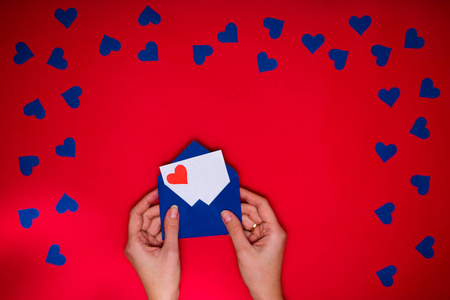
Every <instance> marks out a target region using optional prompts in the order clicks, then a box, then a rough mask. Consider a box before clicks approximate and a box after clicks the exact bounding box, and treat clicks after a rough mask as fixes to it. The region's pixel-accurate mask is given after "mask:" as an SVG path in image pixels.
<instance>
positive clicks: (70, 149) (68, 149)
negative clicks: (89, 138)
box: [55, 137, 75, 157]
mask: <svg viewBox="0 0 450 300" xmlns="http://www.w3.org/2000/svg"><path fill="white" fill-rule="evenodd" d="M55 152H56V155H58V156H62V157H75V140H74V139H73V138H71V137H68V138H66V139H65V140H64V143H63V144H62V145H58V146H56V148H55Z"/></svg>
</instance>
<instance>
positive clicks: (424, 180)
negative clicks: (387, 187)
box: [411, 175, 431, 196]
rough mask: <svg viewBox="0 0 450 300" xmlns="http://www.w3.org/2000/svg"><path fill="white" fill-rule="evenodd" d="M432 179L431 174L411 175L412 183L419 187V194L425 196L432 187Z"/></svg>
mask: <svg viewBox="0 0 450 300" xmlns="http://www.w3.org/2000/svg"><path fill="white" fill-rule="evenodd" d="M430 179H431V176H424V175H414V176H413V177H411V184H412V185H413V186H415V187H417V192H418V193H419V195H421V196H425V195H426V194H428V191H429V189H430Z"/></svg>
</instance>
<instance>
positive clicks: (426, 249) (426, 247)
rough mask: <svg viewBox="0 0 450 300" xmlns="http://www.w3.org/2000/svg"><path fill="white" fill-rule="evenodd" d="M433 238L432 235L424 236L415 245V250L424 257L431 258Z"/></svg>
mask: <svg viewBox="0 0 450 300" xmlns="http://www.w3.org/2000/svg"><path fill="white" fill-rule="evenodd" d="M433 245H434V238H433V237H432V236H427V237H426V238H424V239H423V240H422V241H421V242H420V243H419V244H418V245H417V246H416V250H417V251H419V253H420V254H422V256H423V257H425V258H428V259H429V258H432V257H433V256H434V250H433V248H432V247H433Z"/></svg>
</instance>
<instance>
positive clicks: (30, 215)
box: [18, 208, 39, 228]
mask: <svg viewBox="0 0 450 300" xmlns="http://www.w3.org/2000/svg"><path fill="white" fill-rule="evenodd" d="M18 212H19V220H20V225H22V227H23V228H30V227H31V225H33V220H34V219H36V218H37V217H39V210H37V209H36V208H27V209H20V210H19V211H18Z"/></svg>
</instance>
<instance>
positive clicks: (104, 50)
mask: <svg viewBox="0 0 450 300" xmlns="http://www.w3.org/2000/svg"><path fill="white" fill-rule="evenodd" d="M121 47H122V45H121V44H120V42H119V41H118V40H116V39H115V38H112V37H109V36H107V35H106V34H104V35H103V38H102V42H101V43H100V48H99V49H98V51H99V52H100V54H101V55H103V56H107V55H109V54H110V53H111V51H115V52H117V51H119V50H120V48H121Z"/></svg>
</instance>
